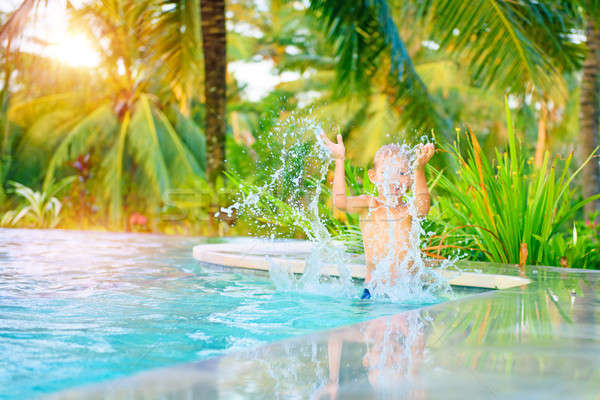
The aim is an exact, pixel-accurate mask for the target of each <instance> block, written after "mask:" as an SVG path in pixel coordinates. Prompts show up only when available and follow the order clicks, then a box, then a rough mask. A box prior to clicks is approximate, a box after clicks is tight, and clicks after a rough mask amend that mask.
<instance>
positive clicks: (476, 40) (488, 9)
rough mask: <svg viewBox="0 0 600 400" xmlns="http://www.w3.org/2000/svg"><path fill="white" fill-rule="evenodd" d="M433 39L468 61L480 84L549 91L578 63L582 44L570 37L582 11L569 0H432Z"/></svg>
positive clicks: (428, 4) (428, 9) (427, 11)
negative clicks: (463, 0)
mask: <svg viewBox="0 0 600 400" xmlns="http://www.w3.org/2000/svg"><path fill="white" fill-rule="evenodd" d="M423 9H424V10H425V12H424V14H425V15H426V17H428V18H430V19H431V21H433V22H434V23H432V24H431V25H430V29H431V34H432V39H433V40H434V41H437V42H438V43H439V44H440V46H441V47H442V49H444V50H447V51H450V52H451V54H452V55H453V56H454V57H455V58H456V59H457V60H459V62H460V64H461V65H463V66H464V67H466V68H467V69H468V70H469V71H470V72H471V75H472V78H473V80H474V82H475V83H476V84H479V85H482V86H497V87H500V88H503V89H505V88H510V89H512V90H514V91H517V92H522V91H523V90H524V89H526V88H527V85H529V84H530V83H533V84H534V85H535V87H536V88H538V89H540V90H542V91H544V92H548V91H550V90H553V89H554V88H555V86H556V82H557V81H560V80H561V73H562V71H565V70H566V71H572V70H574V69H575V68H578V66H579V65H580V63H581V61H582V59H583V47H582V46H581V45H577V44H575V43H574V42H573V41H572V40H571V39H570V35H572V33H573V31H574V30H575V28H576V27H577V23H578V21H577V18H578V16H577V11H576V9H575V7H574V6H573V5H572V3H571V2H566V1H550V2H539V1H497V0H477V1H469V2H461V1H452V0H440V1H428V2H426V4H424V6H423Z"/></svg>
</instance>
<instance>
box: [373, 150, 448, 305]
mask: <svg viewBox="0 0 600 400" xmlns="http://www.w3.org/2000/svg"><path fill="white" fill-rule="evenodd" d="M421 146H422V144H417V145H416V146H409V145H407V144H390V145H386V146H384V147H382V148H381V149H380V150H379V151H378V152H377V154H376V155H375V164H376V165H375V166H374V169H373V173H374V175H375V177H374V179H375V181H376V182H375V184H376V188H377V196H376V197H375V198H374V199H373V202H374V206H373V207H370V208H369V210H368V212H367V215H366V216H365V217H363V218H361V230H362V231H363V239H364V246H365V253H366V256H367V263H369V262H370V263H371V264H372V265H373V270H372V272H371V279H370V282H368V283H367V287H369V290H370V291H371V294H372V296H373V297H388V298H390V299H392V300H393V301H401V302H433V301H436V299H437V298H439V296H440V295H441V294H447V293H449V292H451V288H450V285H449V284H448V282H447V280H446V279H444V278H443V277H442V276H441V275H440V274H439V273H438V272H437V271H436V270H434V269H432V268H431V266H430V265H427V264H428V263H427V260H426V259H425V258H424V256H423V253H422V252H421V248H420V244H421V237H422V236H423V235H424V234H425V232H424V230H423V227H422V222H423V219H424V215H423V214H424V213H426V212H425V211H424V212H420V211H419V202H426V200H425V199H423V198H422V197H421V198H420V197H419V196H421V195H423V194H424V193H419V192H418V190H423V189H422V188H418V187H417V177H416V173H417V172H416V171H417V163H418V153H419V149H420V148H421ZM421 179H423V180H424V179H425V176H424V174H423V175H422V177H421ZM423 207H425V208H426V206H423ZM373 230H375V231H376V232H375V233H374V232H373ZM450 264H452V262H451V261H450V260H445V261H444V262H443V263H442V265H441V268H447V267H448V266H449V265H450Z"/></svg>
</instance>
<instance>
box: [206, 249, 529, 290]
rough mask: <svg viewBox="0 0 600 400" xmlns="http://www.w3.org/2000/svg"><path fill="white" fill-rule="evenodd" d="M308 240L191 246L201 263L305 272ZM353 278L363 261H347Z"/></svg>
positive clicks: (448, 274) (475, 278) (476, 281)
mask: <svg viewBox="0 0 600 400" xmlns="http://www.w3.org/2000/svg"><path fill="white" fill-rule="evenodd" d="M311 246H312V245H311V243H310V242H266V241H260V240H256V241H248V242H246V243H224V244H204V245H199V246H195V247H194V258H195V259H196V260H198V261H201V262H206V263H211V264H218V265H223V266H226V267H235V268H246V269H252V270H260V271H269V260H268V259H267V257H269V258H270V260H271V261H272V262H275V263H277V264H284V265H289V266H290V268H291V270H292V272H294V273H296V274H301V273H303V272H304V263H305V261H304V258H295V259H294V258H293V257H294V256H296V257H298V256H302V255H308V253H309V252H310V249H311ZM349 266H350V268H351V270H352V277H354V278H359V279H364V277H365V273H366V267H365V265H364V264H354V263H353V264H349ZM438 272H439V273H440V274H441V275H442V276H443V277H445V278H446V279H448V281H449V282H450V284H451V285H459V286H471V287H480V288H488V289H507V288H511V287H515V286H522V285H527V284H529V283H531V280H529V279H527V278H522V277H519V276H511V275H497V274H485V273H476V272H462V271H450V270H444V269H439V270H438ZM321 273H322V274H324V275H333V276H337V275H338V270H337V266H336V265H335V264H325V265H323V266H322V268H321Z"/></svg>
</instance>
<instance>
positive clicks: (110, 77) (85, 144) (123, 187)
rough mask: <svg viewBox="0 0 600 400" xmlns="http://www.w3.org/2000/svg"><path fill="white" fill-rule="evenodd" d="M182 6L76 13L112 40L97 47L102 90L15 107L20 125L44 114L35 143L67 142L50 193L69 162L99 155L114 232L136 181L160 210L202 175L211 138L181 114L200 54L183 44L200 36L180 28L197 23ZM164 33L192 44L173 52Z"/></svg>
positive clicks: (126, 0)
mask: <svg viewBox="0 0 600 400" xmlns="http://www.w3.org/2000/svg"><path fill="white" fill-rule="evenodd" d="M181 3H182V4H181V5H180V8H177V7H175V8H168V11H169V12H165V10H164V9H163V8H161V5H162V4H160V3H159V2H156V1H152V0H147V1H136V0H102V1H101V2H99V3H90V4H86V5H84V6H83V7H81V8H78V9H72V10H71V15H72V18H73V22H74V23H75V24H76V25H77V26H87V27H89V34H95V35H99V36H100V37H101V38H102V39H103V40H102V41H100V40H97V41H95V42H94V43H96V44H97V45H98V46H97V51H98V52H99V54H100V56H101V58H102V63H101V65H100V67H99V71H98V73H97V75H96V76H95V81H96V82H95V83H94V86H93V87H94V90H91V91H86V90H83V89H85V88H83V89H82V88H77V89H76V90H74V91H72V92H63V93H58V94H50V95H47V96H43V97H38V98H34V99H26V100H25V101H22V102H19V103H14V102H13V104H12V106H11V108H10V110H9V115H11V116H12V117H13V119H14V120H18V119H26V118H27V114H28V113H30V114H31V113H33V114H35V115H34V116H32V118H31V119H34V118H35V120H36V121H37V122H36V123H34V124H31V125H30V127H29V130H28V132H26V135H27V136H28V137H30V138H31V140H33V141H35V140H43V141H48V139H49V138H53V137H57V136H58V137H59V140H58V143H57V145H56V147H55V148H54V149H53V156H52V158H51V159H50V160H49V163H48V165H47V170H46V176H45V179H44V187H47V186H48V185H50V183H51V182H52V181H53V179H54V176H55V174H56V173H57V171H58V170H60V169H61V168H62V166H63V165H64V164H65V163H66V162H67V161H69V160H72V159H74V158H76V157H77V156H78V155H80V154H85V153H88V152H92V153H93V159H95V160H96V168H95V173H96V175H97V178H96V180H95V184H96V185H97V191H98V192H99V193H101V194H102V197H103V199H104V200H105V201H106V203H107V204H108V207H107V208H108V214H109V215H110V219H111V222H112V225H113V226H114V227H120V225H121V222H122V212H123V199H124V197H125V195H126V194H127V192H128V190H127V182H130V181H134V184H135V185H137V187H136V192H138V195H139V197H140V198H141V201H142V202H144V203H145V204H146V206H154V207H153V208H155V209H156V208H157V207H158V206H160V205H161V203H162V202H164V200H165V199H166V196H167V195H168V190H169V189H170V188H172V187H175V186H177V185H179V184H181V183H182V182H184V181H185V180H186V179H189V178H190V177H201V176H203V169H204V165H203V164H204V136H203V134H202V133H201V131H200V130H199V129H198V128H197V127H196V126H195V124H194V122H193V121H192V120H190V119H189V118H187V117H186V116H185V115H183V113H181V112H179V111H178V108H177V105H178V104H182V103H185V102H186V99H188V98H187V97H186V94H187V93H188V92H189V91H187V90H186V86H185V85H186V84H187V83H189V82H188V81H186V80H185V79H184V78H185V76H186V75H188V76H189V75H192V76H193V74H190V73H189V71H194V70H195V69H196V68H197V65H198V64H199V62H198V59H197V57H196V54H195V53H193V52H186V50H185V49H184V48H183V46H184V45H185V44H189V43H190V42H191V41H192V40H194V38H193V35H194V30H193V29H192V27H190V26H187V28H188V29H185V30H183V29H181V25H180V23H181V20H180V19H178V17H179V18H182V17H181V16H182V15H185V16H186V17H189V14H187V13H185V11H188V10H186V9H185V8H184V7H185V5H186V3H185V2H181ZM189 11H192V10H189ZM195 11H196V13H198V11H199V10H198V9H197V8H195ZM184 21H186V20H184ZM173 24H176V28H173V27H172V25H173ZM157 30H158V31H160V33H161V34H162V35H170V36H169V37H173V36H174V37H178V36H177V35H178V33H179V35H183V34H186V35H187V36H188V38H186V40H178V41H177V42H176V43H175V46H168V47H167V49H168V51H166V50H165V42H164V40H161V39H164V36H162V35H158V34H157ZM196 33H198V30H196ZM190 36H191V38H190ZM182 61H183V62H182ZM182 76H183V78H182ZM157 93H158V94H161V93H174V96H175V98H174V99H173V98H171V97H169V96H164V97H163V98H162V99H161V98H160V97H159V96H157ZM126 177H128V178H130V179H125V178H126ZM130 186H131V185H130Z"/></svg>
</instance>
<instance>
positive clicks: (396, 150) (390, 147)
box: [373, 143, 404, 168]
mask: <svg viewBox="0 0 600 400" xmlns="http://www.w3.org/2000/svg"><path fill="white" fill-rule="evenodd" d="M394 154H404V148H403V146H401V145H399V144H397V143H390V144H386V145H383V146H381V147H380V148H379V150H377V152H376V153H375V157H373V168H377V161H378V160H379V159H380V158H382V157H386V156H391V155H394Z"/></svg>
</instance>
